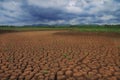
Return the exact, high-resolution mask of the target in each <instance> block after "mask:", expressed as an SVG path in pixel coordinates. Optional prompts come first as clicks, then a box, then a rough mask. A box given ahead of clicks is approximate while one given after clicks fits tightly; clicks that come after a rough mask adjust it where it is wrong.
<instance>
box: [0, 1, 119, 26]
mask: <svg viewBox="0 0 120 80" xmlns="http://www.w3.org/2000/svg"><path fill="white" fill-rule="evenodd" d="M0 5H1V6H0V25H32V24H49V25H54V24H73V25H74V24H119V23H120V1H119V0H9V1H8V0H1V1H0Z"/></svg>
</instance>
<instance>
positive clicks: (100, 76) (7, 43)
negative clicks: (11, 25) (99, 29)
mask: <svg viewBox="0 0 120 80" xmlns="http://www.w3.org/2000/svg"><path fill="white" fill-rule="evenodd" d="M0 80H120V34H117V33H94V32H93V33H92V32H81V33H78V32H68V31H31V32H14V33H5V34H0Z"/></svg>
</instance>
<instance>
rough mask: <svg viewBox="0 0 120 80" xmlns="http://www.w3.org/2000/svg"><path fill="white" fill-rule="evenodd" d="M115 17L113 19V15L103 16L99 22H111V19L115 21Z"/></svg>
mask: <svg viewBox="0 0 120 80" xmlns="http://www.w3.org/2000/svg"><path fill="white" fill-rule="evenodd" d="M115 18H116V17H114V16H113V15H103V16H102V17H101V20H104V21H106V20H111V19H115Z"/></svg>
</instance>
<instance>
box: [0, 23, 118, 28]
mask: <svg viewBox="0 0 120 80" xmlns="http://www.w3.org/2000/svg"><path fill="white" fill-rule="evenodd" d="M0 27H4V28H5V27H7V28H16V27H19V28H23V27H25V28H27V27H28V28H29V27H31V28H36V27H37V28H56V27H57V28H58V27H59V28H64V27H65V28H66V27H70V28H74V27H120V24H118V25H47V26H43V25H42V26H41V25H37V26H34V25H32V26H31V25H26V26H9V25H0Z"/></svg>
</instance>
